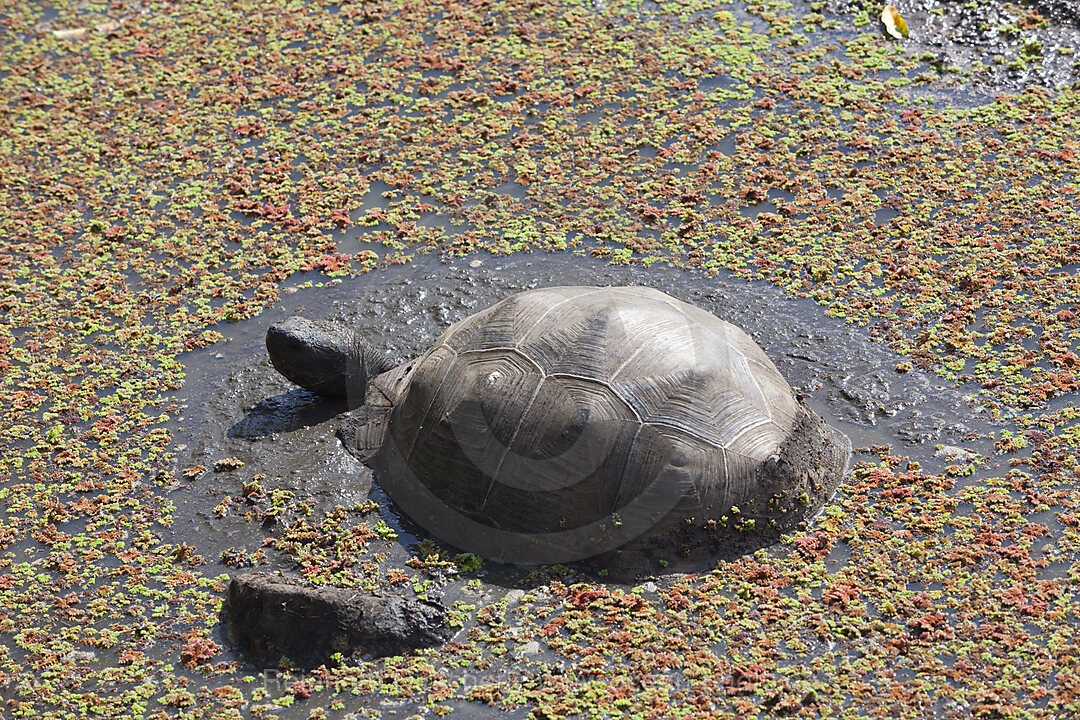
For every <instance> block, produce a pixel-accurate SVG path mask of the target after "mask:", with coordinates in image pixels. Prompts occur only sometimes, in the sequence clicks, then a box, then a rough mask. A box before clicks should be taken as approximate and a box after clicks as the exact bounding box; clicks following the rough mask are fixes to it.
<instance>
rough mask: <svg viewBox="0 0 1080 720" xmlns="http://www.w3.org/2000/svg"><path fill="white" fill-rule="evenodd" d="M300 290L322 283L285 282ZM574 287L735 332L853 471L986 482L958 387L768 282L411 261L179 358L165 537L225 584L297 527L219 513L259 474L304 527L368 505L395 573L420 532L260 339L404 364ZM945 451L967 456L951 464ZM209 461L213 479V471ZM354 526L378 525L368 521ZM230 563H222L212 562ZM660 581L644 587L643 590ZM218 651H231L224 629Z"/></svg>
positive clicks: (281, 556) (447, 595)
mask: <svg viewBox="0 0 1080 720" xmlns="http://www.w3.org/2000/svg"><path fill="white" fill-rule="evenodd" d="M313 281H314V282H315V283H320V284H323V286H322V287H298V286H299V285H301V284H304V285H310V284H312V282H313ZM575 284H579V285H586V284H588V285H604V286H615V285H644V286H650V287H655V288H657V289H660V290H663V291H664V292H666V293H668V294H670V295H672V296H674V297H677V298H679V299H681V300H684V301H686V302H689V303H692V304H694V305H697V306H699V307H702V308H704V309H706V310H708V311H709V312H711V313H713V314H715V315H716V316H718V317H720V318H723V319H726V320H728V321H730V322H733V323H735V324H737V325H739V326H740V327H742V328H744V329H745V330H746V331H747V332H748V333H749V334H750V335H751V336H752V337H753V338H754V340H755V341H756V342H757V343H758V344H759V345H760V346H761V347H762V348H763V349H764V350H765V352H766V353H767V354H768V355H769V357H770V358H771V359H772V360H773V362H774V363H775V364H776V366H777V368H778V369H779V370H780V372H781V373H782V374H783V375H784V376H785V377H786V378H787V379H788V381H789V382H790V383H791V385H792V386H793V387H795V388H796V389H797V391H798V392H799V393H800V394H801V395H803V396H804V397H805V399H806V402H807V403H808V404H809V405H810V406H811V407H812V408H813V409H814V410H815V411H817V412H818V413H819V414H820V415H821V416H822V417H824V418H825V419H826V420H827V421H828V422H830V423H832V424H833V425H834V426H836V427H837V428H839V429H840V430H842V431H843V432H844V433H846V434H847V435H848V436H849V437H850V438H851V440H852V444H853V446H854V447H855V448H856V455H855V460H856V461H857V460H858V458H859V454H858V449H860V448H863V449H865V448H869V447H871V446H882V445H889V446H892V447H893V451H894V452H895V453H897V454H902V455H907V456H909V457H910V458H912V459H913V460H917V461H918V462H919V463H921V464H922V466H923V467H924V468H925V469H927V470H930V471H938V470H941V469H943V468H944V467H945V466H946V465H949V464H952V463H956V462H969V461H972V460H976V459H979V460H983V461H984V462H983V463H982V465H981V466H980V467H979V470H978V471H977V472H976V474H974V475H972V476H971V477H969V478H967V480H968V481H971V480H973V479H977V478H978V477H980V476H983V475H985V474H987V473H991V474H992V473H993V472H995V467H996V464H995V463H994V461H993V458H992V455H993V441H992V440H990V439H989V438H988V437H987V433H988V432H989V431H991V430H992V429H993V428H994V427H995V426H996V423H994V422H993V421H992V420H991V419H990V415H989V413H988V412H987V411H986V410H985V409H984V408H982V407H981V406H980V405H979V404H978V402H977V400H976V399H975V398H974V397H972V396H970V395H966V394H965V392H964V391H965V388H955V387H951V386H950V385H949V384H948V383H946V382H945V381H943V380H942V379H941V378H939V377H937V376H935V375H933V374H930V373H925V372H922V371H919V370H918V369H914V368H913V369H910V370H905V371H903V372H902V371H900V370H898V369H897V366H898V365H900V364H902V361H903V358H901V357H899V356H897V355H896V354H894V353H893V352H891V351H890V350H889V349H887V348H885V347H882V346H881V345H879V344H875V343H873V342H871V341H870V339H869V337H868V332H867V331H866V329H864V328H859V327H856V326H853V325H850V324H846V323H844V322H843V321H841V320H838V319H833V318H829V317H826V316H824V315H823V313H822V312H821V309H820V308H819V307H818V306H817V305H815V304H813V303H812V302H811V301H809V300H801V299H793V298H790V297H787V296H785V295H784V294H783V293H782V292H781V291H780V290H778V289H777V288H775V287H773V286H771V285H768V284H766V283H751V282H746V281H743V280H737V279H733V278H725V277H724V276H719V277H714V278H706V277H704V276H702V275H701V274H696V273H691V272H687V271H684V270H681V269H676V268H672V267H655V266H654V267H652V268H649V269H643V268H640V267H635V266H611V265H608V264H605V263H603V262H601V261H598V260H595V259H592V258H588V257H574V256H571V255H568V254H543V253H541V254H531V255H519V256H513V257H495V256H470V257H466V258H459V259H456V260H454V261H451V262H440V261H439V260H438V259H437V258H436V257H434V256H426V257H424V256H422V257H418V258H417V259H416V260H415V261H414V262H412V263H409V264H406V265H401V266H391V267H389V268H386V269H384V270H380V271H376V272H372V273H369V274H366V275H362V276H358V277H355V278H350V279H346V280H341V281H333V280H329V279H328V278H325V277H321V276H317V277H312V276H310V275H309V276H307V277H305V276H299V277H297V278H296V279H295V280H294V282H293V283H292V285H291V286H289V287H286V288H285V289H284V291H283V293H282V295H281V297H280V300H279V301H278V302H277V303H275V305H274V306H273V308H272V309H270V310H267V311H266V312H264V313H263V314H262V315H261V316H259V317H256V318H254V319H251V320H247V321H244V322H240V323H236V324H233V325H231V326H228V327H226V328H223V331H225V332H226V337H227V341H226V342H224V343H218V344H217V345H215V346H214V347H213V348H211V349H209V350H205V351H197V352H194V353H189V354H187V355H186V356H184V357H183V358H182V360H183V362H184V363H185V365H186V372H187V382H186V384H185V388H184V392H185V395H184V396H183V397H182V402H183V403H184V405H185V406H186V407H185V409H184V414H183V415H182V416H180V417H177V418H175V420H174V428H173V430H174V432H175V433H176V439H177V443H178V444H179V446H180V452H179V457H178V467H177V476H179V475H180V473H181V472H182V471H183V469H184V468H189V467H194V466H204V467H205V468H207V470H205V471H204V472H202V473H201V474H198V475H197V476H196V477H195V478H194V479H192V480H191V481H190V482H186V483H185V484H183V485H182V486H181V487H178V488H177V489H175V490H174V491H173V493H172V499H173V501H174V503H175V504H176V505H177V511H176V513H175V517H174V523H173V525H172V527H171V533H172V535H173V537H171V538H169V539H170V540H172V541H175V542H183V543H186V544H188V545H191V546H193V547H194V548H195V550H196V551H197V552H198V553H199V554H200V555H202V556H203V557H204V558H205V559H206V560H208V561H210V563H211V566H210V567H208V568H207V572H208V574H209V575H213V574H215V573H214V571H213V563H214V562H215V561H216V562H217V563H218V566H219V567H220V571H221V572H222V573H229V574H232V573H234V572H236V571H237V570H236V562H235V557H237V555H238V553H239V554H240V556H243V557H250V556H251V555H252V554H253V553H255V552H257V551H260V548H264V546H265V545H266V544H267V543H266V541H267V539H268V538H269V537H271V536H274V535H280V534H281V528H282V527H286V526H288V524H289V523H290V522H292V521H293V520H295V517H296V516H294V515H291V514H290V513H289V512H288V511H286V512H284V513H283V514H282V515H281V516H280V517H278V518H276V519H275V520H274V521H272V522H266V521H264V522H259V521H257V520H256V521H253V520H252V519H251V518H250V517H245V516H244V515H243V514H242V513H239V512H222V510H221V506H222V503H223V500H224V501H229V500H233V499H237V500H238V499H240V498H241V496H242V495H243V494H244V492H245V484H246V483H249V482H250V481H251V479H252V478H253V477H258V478H259V479H260V480H259V482H260V486H261V491H262V492H264V493H270V494H273V493H275V492H277V493H278V494H280V493H281V492H282V491H285V492H287V493H292V496H291V497H293V498H295V499H302V501H303V502H304V504H305V505H306V506H307V507H308V508H309V510H310V513H311V515H312V516H313V517H319V516H322V515H323V514H324V513H327V512H330V511H332V510H333V509H334V508H335V507H336V506H341V507H342V508H345V509H347V510H348V513H349V514H350V518H349V520H348V521H347V522H352V523H356V522H359V521H360V516H361V514H362V511H361V509H362V508H364V507H365V504H366V503H368V504H367V507H368V508H370V507H373V506H372V505H371V504H370V503H369V501H374V504H375V505H377V507H378V509H377V511H376V512H377V520H381V521H382V523H384V524H385V525H381V526H380V527H386V528H388V529H389V532H387V533H386V539H385V541H384V542H382V543H381V544H380V545H379V546H378V547H377V548H374V549H375V550H376V551H377V552H379V553H383V554H384V555H383V557H382V559H384V560H385V562H386V563H388V564H391V565H393V564H395V563H397V564H398V565H400V564H402V563H405V562H406V561H408V560H409V558H410V557H412V556H413V555H415V554H416V552H417V547H418V545H419V544H420V543H421V541H422V540H423V539H424V538H425V537H426V536H425V535H424V533H423V531H422V530H419V529H418V528H417V527H416V526H414V525H413V524H412V523H411V522H410V521H409V520H408V519H407V518H404V517H402V516H400V515H399V514H398V513H397V512H396V511H395V509H394V507H393V504H392V503H391V502H390V500H389V498H387V496H386V495H385V493H384V492H383V491H382V490H381V488H380V486H379V483H378V480H377V478H373V477H372V474H371V471H370V470H368V469H367V468H365V467H364V466H363V465H361V464H360V463H359V462H358V461H357V460H355V459H353V458H352V457H351V456H350V455H349V454H348V453H347V452H346V451H345V450H344V448H343V447H342V446H341V443H340V441H339V440H338V438H337V436H336V435H335V431H336V428H337V420H336V417H337V415H338V414H339V413H341V412H343V411H344V409H345V408H344V407H343V405H342V404H339V403H335V402H332V401H328V400H325V399H323V398H321V397H319V396H316V395H314V394H313V393H311V392H309V391H307V390H303V389H300V388H297V387H295V386H293V385H291V384H290V383H289V382H288V381H287V380H285V379H284V378H283V377H281V376H280V375H278V374H277V373H276V372H275V371H274V369H273V368H272V366H271V365H270V362H269V360H268V358H267V355H266V351H265V346H264V336H265V332H266V328H267V327H268V326H269V325H270V324H271V323H272V322H274V321H276V320H279V319H281V318H284V317H286V316H288V315H290V314H293V313H303V314H304V315H306V316H308V317H312V318H331V319H334V320H338V321H341V322H343V323H347V324H349V325H351V326H352V327H354V328H357V329H358V330H360V331H361V332H362V333H363V334H364V336H365V337H366V339H367V340H368V342H370V343H371V344H372V345H373V346H375V347H380V348H382V349H383V350H384V351H385V352H386V354H387V355H389V356H390V357H391V358H393V359H394V360H395V361H399V362H401V361H405V360H407V359H409V358H413V357H416V356H418V355H419V354H421V353H422V352H423V351H424V350H425V349H426V348H427V347H428V346H429V345H430V344H431V343H432V342H433V341H434V339H435V338H436V337H437V336H438V335H439V333H441V332H442V330H443V329H445V328H446V327H447V326H448V325H449V324H451V323H452V322H454V321H456V320H459V319H461V318H463V317H466V316H468V315H471V314H473V313H475V312H477V311H478V310H480V309H483V308H485V307H487V306H489V305H491V304H493V303H495V302H497V301H499V300H501V299H502V298H505V297H507V296H509V295H511V294H513V293H515V292H518V291H521V290H525V289H530V288H536V287H542V286H550V285H575ZM942 445H944V446H947V447H948V448H964V449H965V452H962V453H959V456H958V455H957V454H956V451H955V450H954V451H953V454H951V455H950V454H949V452H948V451H947V450H946V451H945V452H943V451H942V448H941V447H940V446H942ZM968 451H970V454H969V452H968ZM222 461H226V462H225V464H224V466H222ZM240 463H242V466H241V465H240ZM215 465H218V467H219V470H221V471H220V472H214V470H213V468H214V467H215ZM232 466H236V467H235V469H229V468H230V467H232ZM826 506H827V503H826ZM352 516H355V517H352ZM363 519H364V521H365V522H368V523H369V524H370V523H372V522H376V521H377V520H376V518H373V517H371V516H370V515H368V516H366V517H364V518H363ZM264 520H265V519H264ZM230 555H231V556H232V557H233V558H234V560H233V561H232V562H230V563H228V564H226V563H225V562H223V561H222V560H221V558H223V557H225V558H228V557H230ZM838 560H842V558H839V559H834V560H833V562H837V561H838ZM230 565H232V567H230ZM255 569H258V570H262V571H274V570H280V571H282V572H284V573H286V574H292V575H298V574H299V573H298V570H299V567H298V564H297V562H296V560H295V559H294V558H293V557H292V556H290V555H289V554H287V553H284V552H280V551H277V550H275V549H273V548H272V547H266V548H265V549H264V550H262V552H261V560H260V561H259V562H258V564H257V567H256V568H255ZM708 569H709V568H708V567H700V566H699V567H693V568H671V570H672V572H675V571H679V570H688V571H703V570H704V571H707V570H708ZM536 571H537V568H535V567H516V566H512V565H503V564H498V563H492V562H486V563H484V564H483V565H482V566H481V567H480V569H479V570H477V571H476V572H475V573H467V575H468V577H469V578H470V579H469V580H466V579H464V578H454V577H447V578H444V579H443V581H442V582H441V583H440V584H439V586H438V588H437V589H436V590H434V591H433V594H434V596H435V597H437V598H438V599H441V600H442V601H444V602H445V603H447V604H448V605H449V604H451V603H452V602H454V601H455V600H468V601H470V602H481V601H483V602H491V601H494V600H497V599H499V598H500V597H505V596H507V594H508V593H510V594H511V595H510V598H511V599H517V598H518V597H519V596H520V595H521V591H522V589H526V590H527V589H530V588H532V587H534V586H535V585H536V584H537V582H538V580H537V578H538V575H537V573H536ZM566 572H570V573H573V572H574V568H570V569H568V570H566ZM666 577H669V576H668V575H664V574H661V575H659V576H657V577H653V578H645V579H644V580H647V581H648V583H649V584H648V585H647V587H648V588H649V589H653V590H655V588H656V587H658V586H662V585H663V583H664V582H665V578H666ZM594 579H595V577H594ZM601 580H602V578H601ZM222 641H223V642H225V643H227V642H228V638H227V637H225V636H224V634H223V639H222ZM238 659H239V658H238ZM365 702H367V701H365ZM371 702H377V701H376V700H371ZM395 702H397V701H395ZM384 709H385V708H384ZM403 711H404V709H403Z"/></svg>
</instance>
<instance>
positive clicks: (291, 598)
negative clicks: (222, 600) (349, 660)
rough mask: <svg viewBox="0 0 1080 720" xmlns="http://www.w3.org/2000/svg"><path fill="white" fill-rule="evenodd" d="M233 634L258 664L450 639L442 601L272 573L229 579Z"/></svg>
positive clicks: (311, 663)
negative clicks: (374, 591) (309, 580)
mask: <svg viewBox="0 0 1080 720" xmlns="http://www.w3.org/2000/svg"><path fill="white" fill-rule="evenodd" d="M228 614H229V626H230V630H231V633H232V637H233V639H234V641H235V642H236V644H237V645H239V646H240V648H241V649H242V650H243V652H244V653H245V654H246V656H247V659H248V661H249V662H251V663H253V664H256V665H260V664H261V665H267V666H275V667H276V666H277V664H278V662H279V661H280V660H281V658H282V657H287V658H288V659H289V660H290V661H291V662H292V663H293V664H294V665H295V666H300V667H307V668H310V667H317V666H319V665H321V664H324V663H328V662H330V656H331V655H333V654H334V653H341V654H342V655H344V656H346V657H348V656H359V655H394V654H399V653H406V652H409V651H410V650H413V649H416V648H420V647H429V646H432V645H439V644H442V643H443V642H445V641H446V640H447V639H449V637H450V635H451V634H452V630H451V628H450V627H449V625H448V624H447V610H446V607H445V606H444V605H442V604H441V603H438V602H434V601H430V600H416V599H407V598H404V597H400V596H394V595H377V594H375V593H371V592H368V591H363V590H357V589H353V588H340V587H329V586H320V585H312V584H310V583H307V582H303V581H299V580H294V579H291V578H287V577H283V576H281V575H273V574H270V573H244V574H242V575H236V576H234V577H233V579H232V583H231V584H230V585H229V597H228Z"/></svg>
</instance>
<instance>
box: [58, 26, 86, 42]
mask: <svg viewBox="0 0 1080 720" xmlns="http://www.w3.org/2000/svg"><path fill="white" fill-rule="evenodd" d="M88 32H90V28H85V27H80V28H70V29H68V30H53V31H52V34H53V37H54V38H56V39H58V40H78V39H79V38H81V37H85V36H86V33H88Z"/></svg>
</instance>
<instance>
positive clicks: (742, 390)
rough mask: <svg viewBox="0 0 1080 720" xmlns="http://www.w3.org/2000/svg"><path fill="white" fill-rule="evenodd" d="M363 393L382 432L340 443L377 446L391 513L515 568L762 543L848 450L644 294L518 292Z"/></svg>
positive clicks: (769, 379)
mask: <svg viewBox="0 0 1080 720" xmlns="http://www.w3.org/2000/svg"><path fill="white" fill-rule="evenodd" d="M372 392H374V393H376V394H377V395H378V396H379V397H384V398H385V399H386V405H387V406H388V409H387V413H388V414H387V416H386V417H385V418H384V419H383V420H382V421H381V422H380V423H378V425H383V424H385V429H380V430H379V432H378V433H374V434H373V433H367V435H365V434H364V433H363V432H359V433H357V434H355V435H353V438H354V443H356V444H359V445H363V442H364V440H363V439H362V438H364V437H368V438H378V440H380V442H379V446H378V447H377V448H369V449H366V450H367V451H366V452H365V448H363V447H360V448H359V450H360V453H361V457H365V456H368V457H370V458H371V461H370V462H369V464H371V465H372V467H374V468H375V469H376V471H377V472H378V473H379V479H380V481H381V482H382V484H383V486H384V487H385V488H386V490H387V492H388V493H389V495H390V496H391V498H392V499H393V500H394V501H395V502H396V503H398V504H399V505H400V506H402V508H403V509H404V510H405V511H406V513H407V514H408V515H409V516H410V517H412V519H413V520H415V521H417V522H418V523H419V524H421V525H423V526H424V527H425V528H426V529H427V530H428V531H429V532H432V533H433V534H435V535H437V536H439V537H441V538H442V539H444V540H446V541H449V542H451V543H453V544H455V545H457V546H459V547H462V548H463V549H466V550H469V551H472V552H477V553H478V554H481V555H484V556H487V557H495V558H499V559H503V560H508V561H514V562H544V563H551V562H566V561H570V560H576V559H581V558H586V557H591V556H595V555H597V554H600V553H604V552H608V551H610V550H614V549H615V548H617V547H620V546H623V547H626V546H634V547H646V546H654V547H659V546H665V547H666V546H671V547H669V549H672V548H674V549H677V548H675V546H680V545H685V544H686V543H690V544H692V545H698V544H701V541H702V538H701V537H698V536H693V535H688V534H687V533H688V529H694V530H695V531H696V532H698V533H699V534H700V533H701V532H721V531H724V530H725V529H731V528H741V529H744V530H745V529H746V528H747V527H748V526H749V527H750V528H751V529H753V528H754V526H755V524H756V523H762V526H764V525H765V524H771V525H773V526H776V525H777V523H778V522H783V521H784V520H785V519H786V518H788V517H789V516H793V515H796V514H797V513H796V512H795V511H797V510H798V509H800V508H802V507H805V506H806V505H808V504H809V502H808V498H809V496H810V495H811V494H812V493H813V494H817V495H820V494H821V492H822V491H823V488H824V487H825V486H826V485H829V484H835V481H838V480H839V476H840V475H842V473H843V470H844V466H845V463H846V460H847V452H846V448H847V445H846V438H844V437H843V436H842V435H840V434H839V433H837V432H836V431H834V430H832V429H831V428H828V427H827V426H826V425H825V424H824V423H823V422H822V421H821V420H820V418H817V416H816V415H814V414H813V413H812V412H811V411H809V410H807V408H806V407H805V406H804V405H803V404H802V403H801V402H800V401H799V400H798V399H797V398H796V397H795V395H794V393H793V392H792V389H791V387H790V386H789V385H788V383H787V382H786V381H785V380H784V378H783V377H782V376H781V375H780V373H779V372H778V371H777V369H776V367H775V366H774V365H773V363H772V362H771V361H770V360H769V358H768V357H767V356H766V355H765V353H764V352H763V351H762V350H761V348H759V347H758V346H757V345H756V344H755V343H754V341H753V340H752V339H751V338H750V337H749V336H747V335H746V333H744V332H743V331H742V330H740V329H739V328H737V327H736V326H734V325H732V324H730V323H728V322H725V321H723V320H720V319H719V318H717V317H715V316H714V315H712V314H710V313H708V312H706V311H704V310H701V309H700V308H696V307H694V306H692V305H689V304H687V303H684V302H681V301H679V300H676V299H674V298H672V297H670V296H668V295H666V294H664V293H662V292H660V291H657V290H654V289H650V288H644V287H611V288H595V287H552V288H542V289H538V290H530V291H526V292H522V293H518V294H516V295H513V296H512V297H509V298H507V299H505V300H503V301H502V302H499V303H497V304H496V305H494V306H492V307H490V308H488V309H486V310H484V311H481V312H479V313H477V314H475V315H472V316H471V317H468V318H466V319H464V320H461V321H460V322H457V323H455V324H454V325H452V326H451V327H450V328H448V329H447V330H446V331H445V332H444V333H443V334H442V335H441V336H440V337H439V338H438V340H437V341H436V342H435V343H434V345H433V346H432V347H431V348H430V349H429V350H428V351H427V352H426V353H425V354H424V355H423V356H421V357H420V358H418V359H417V360H416V361H415V362H414V363H411V364H409V365H406V366H402V367H400V368H398V369H396V370H393V371H390V372H389V373H385V374H384V375H382V376H379V377H378V378H376V379H375V380H374V381H373V388H372ZM830 445H832V446H833V447H829V446H830ZM759 529H760V528H759ZM682 549H683V551H684V554H685V550H686V548H685V547H683V548H682Z"/></svg>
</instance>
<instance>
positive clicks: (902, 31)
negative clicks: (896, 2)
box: [881, 5, 908, 40]
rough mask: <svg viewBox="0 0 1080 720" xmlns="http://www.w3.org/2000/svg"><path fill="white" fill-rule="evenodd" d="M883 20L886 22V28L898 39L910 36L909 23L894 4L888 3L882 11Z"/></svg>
mask: <svg viewBox="0 0 1080 720" xmlns="http://www.w3.org/2000/svg"><path fill="white" fill-rule="evenodd" d="M881 22H882V23H884V24H885V30H886V31H887V32H888V33H889V34H890V35H892V36H893V37H894V38H896V39H897V40H899V39H900V38H906V37H907V36H908V29H907V23H906V22H904V18H902V17H900V12H899V11H898V10H897V9H896V8H894V7H893V6H892V5H886V6H885V9H884V10H882V11H881Z"/></svg>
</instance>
